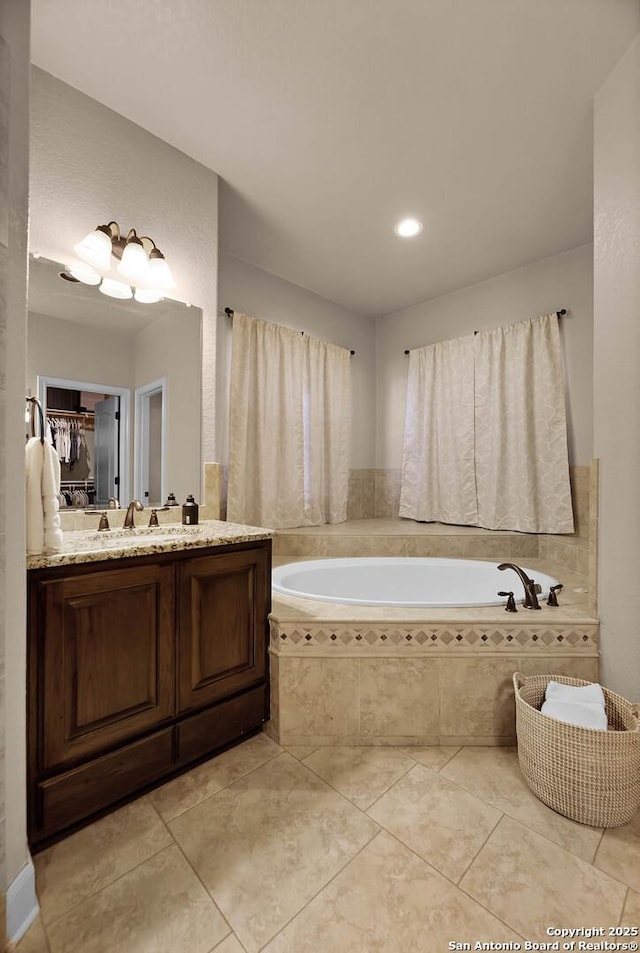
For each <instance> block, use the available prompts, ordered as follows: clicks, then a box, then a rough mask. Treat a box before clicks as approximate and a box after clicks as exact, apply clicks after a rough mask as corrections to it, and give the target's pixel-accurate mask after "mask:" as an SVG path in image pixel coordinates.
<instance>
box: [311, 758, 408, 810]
mask: <svg viewBox="0 0 640 953" xmlns="http://www.w3.org/2000/svg"><path fill="white" fill-rule="evenodd" d="M303 763H304V764H306V765H307V767H308V768H311V770H312V771H314V772H315V773H316V774H318V775H319V776H320V777H321V778H323V779H324V780H325V781H326V782H327V784H330V785H331V787H332V788H336V790H337V791H339V792H340V794H344V796H345V797H347V798H349V800H350V801H353V803H354V804H355V805H356V806H357V807H359V808H360V810H362V811H366V809H367V808H368V807H370V806H371V805H372V804H373V802H374V801H376V800H377V799H378V798H379V797H380V795H381V794H384V792H385V791H387V790H388V789H389V788H390V787H391V785H392V784H394V783H395V782H396V781H397V780H398V779H399V778H401V777H402V775H403V774H406V772H407V771H408V770H409V768H410V767H411V766H412V764H413V762H412V761H411V760H410V759H409V758H407V757H406V756H405V755H403V754H402V752H400V751H397V750H396V749H395V748H382V747H381V748H375V747H366V748H353V747H344V748H340V747H335V748H332V747H326V748H318V749H317V750H316V751H314V753H313V754H311V755H309V756H308V757H307V758H305V759H304V762H303Z"/></svg>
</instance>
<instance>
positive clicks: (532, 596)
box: [498, 563, 542, 609]
mask: <svg viewBox="0 0 640 953" xmlns="http://www.w3.org/2000/svg"><path fill="white" fill-rule="evenodd" d="M498 569H513V571H514V572H517V574H518V575H519V576H520V581H521V582H522V585H523V586H524V602H523V603H522V605H523V606H524V608H525V609H540V608H541V606H540V605H539V604H538V596H537V593H539V592H542V587H541V586H538V585H536V583H535V581H534V580H533V579H529V577H528V576H527V574H526V572H525V571H524V569H520V566H516V564H515V563H500V565H499V566H498Z"/></svg>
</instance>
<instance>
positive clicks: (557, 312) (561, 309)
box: [225, 308, 567, 354]
mask: <svg viewBox="0 0 640 953" xmlns="http://www.w3.org/2000/svg"><path fill="white" fill-rule="evenodd" d="M228 310H229V309H228V308H225V311H228ZM566 313H567V309H566V308H560V310H559V311H556V316H557V317H558V318H561V317H562V315H563V314H566ZM231 314H233V311H232V312H231ZM473 333H474V334H478V333H479V332H478V331H474V332H473ZM404 353H405V354H410V353H411V351H410V350H409V348H406V350H405V352H404Z"/></svg>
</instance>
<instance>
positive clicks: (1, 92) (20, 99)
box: [0, 0, 30, 942]
mask: <svg viewBox="0 0 640 953" xmlns="http://www.w3.org/2000/svg"><path fill="white" fill-rule="evenodd" d="M29 13H30V5H29V3H28V2H27V0H25V2H23V0H3V2H2V3H1V4H0V71H1V75H0V106H1V107H2V108H0V174H1V176H2V178H1V180H0V440H1V441H2V444H3V453H2V454H0V457H1V458H2V462H1V463H0V893H4V891H5V887H6V885H7V884H9V883H11V881H12V880H13V879H14V878H15V877H16V875H17V874H18V873H19V872H20V870H21V869H22V867H23V866H24V865H25V863H26V862H27V860H28V850H27V834H26V778H25V733H26V728H25V720H26V705H25V673H26V657H25V648H26V641H25V611H26V610H25V572H24V562H23V557H22V554H23V553H24V551H25V541H24V506H23V500H24V464H23V456H22V448H23V446H24V377H25V327H26V306H27V200H28V185H29V181H28V169H29V126H28V121H29V98H28V97H29ZM6 448H10V450H9V451H7V449H6ZM5 724H6V725H7V728H8V730H7V731H6V733H5V731H4V725H5ZM3 742H4V743H3ZM0 906H4V905H3V904H0ZM0 930H2V932H4V926H3V925H0ZM3 939H4V937H0V942H2V941H3Z"/></svg>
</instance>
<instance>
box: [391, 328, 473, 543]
mask: <svg viewBox="0 0 640 953" xmlns="http://www.w3.org/2000/svg"><path fill="white" fill-rule="evenodd" d="M473 362H474V358H473V335H472V334H470V335H468V336H467V337H463V338H455V339H453V340H451V341H442V342H441V343H440V344H431V345H428V346H427V347H420V348H416V349H415V350H413V351H411V352H410V354H409V380H408V385H407V416H406V425H405V432H404V449H403V456H402V483H401V488H400V516H405V517H410V518H412V519H416V520H421V521H423V522H432V521H437V522H440V523H459V524H466V525H475V524H476V523H477V522H478V506H477V501H476V496H477V495H476V475H475V455H474V433H473V431H474V419H473V407H474V388H473V374H474V372H473Z"/></svg>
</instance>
